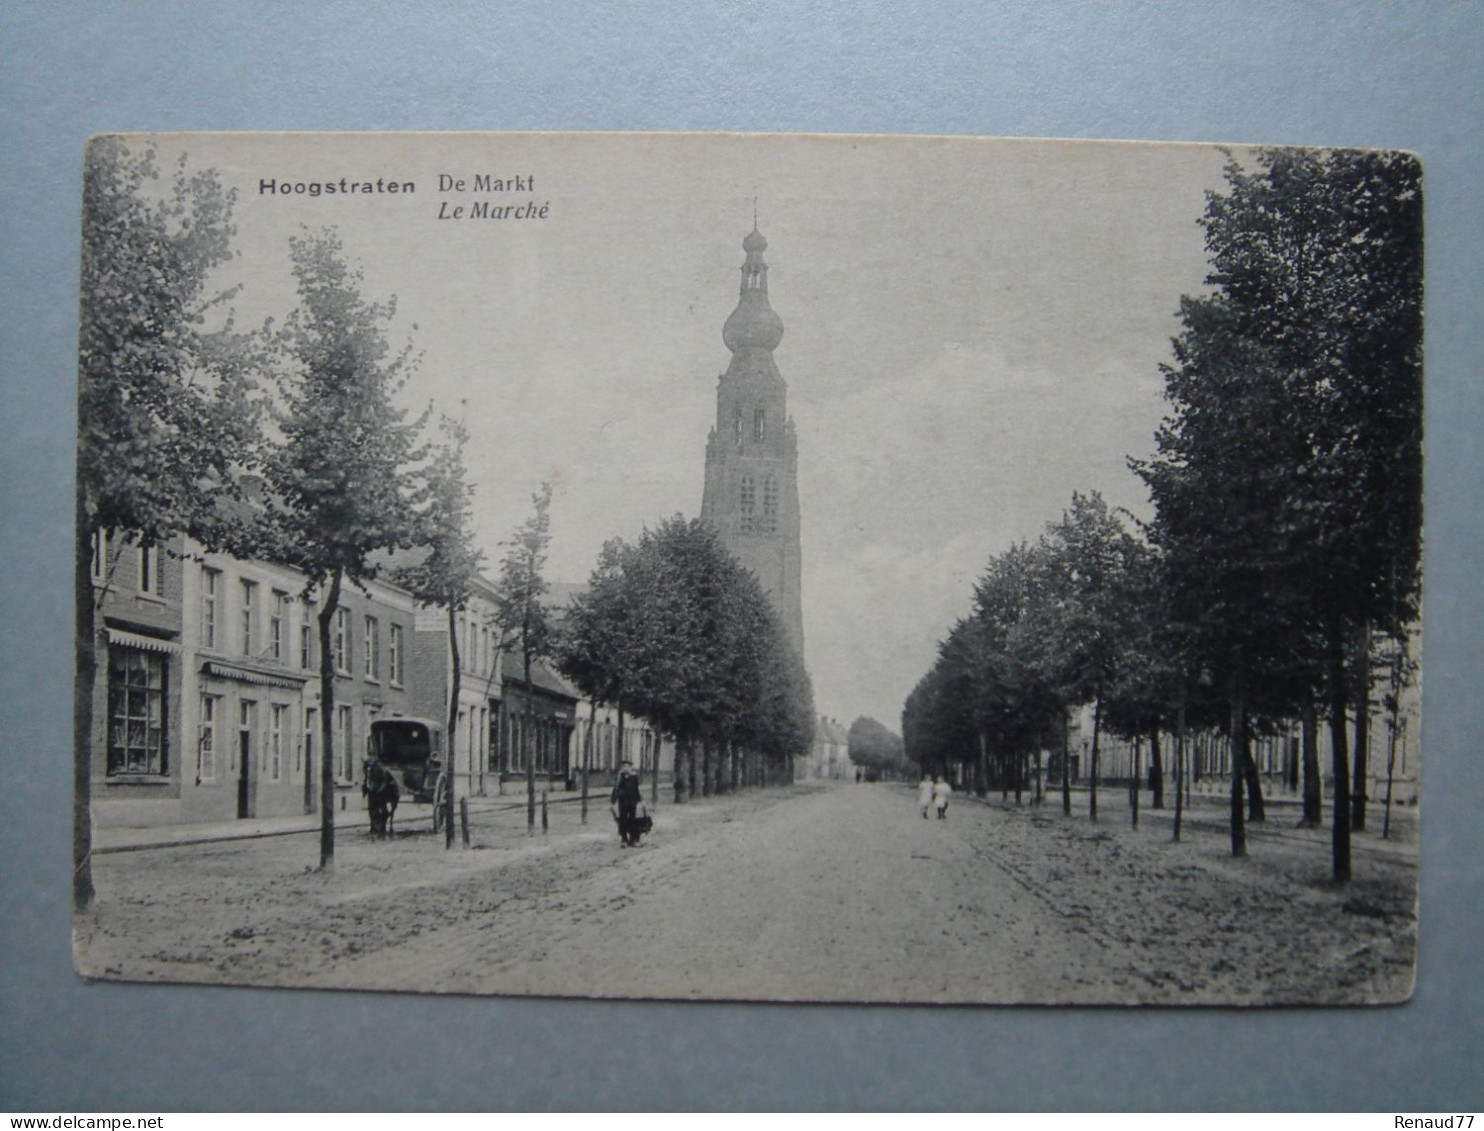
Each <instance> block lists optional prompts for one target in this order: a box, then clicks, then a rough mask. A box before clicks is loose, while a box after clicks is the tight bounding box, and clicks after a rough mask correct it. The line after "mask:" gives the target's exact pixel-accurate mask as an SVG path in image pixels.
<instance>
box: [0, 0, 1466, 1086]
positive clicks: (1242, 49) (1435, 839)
mask: <svg viewBox="0 0 1484 1131" xmlns="http://www.w3.org/2000/svg"><path fill="white" fill-rule="evenodd" d="M0 51H3V54H4V63H3V66H0V121H3V134H0V143H3V147H0V162H3V168H4V174H3V177H0V216H3V220H4V228H3V230H4V241H3V247H4V252H3V254H4V259H5V264H4V270H3V272H0V294H3V298H0V328H3V359H4V360H3V366H0V381H3V392H4V399H3V402H0V403H3V405H4V413H5V442H4V444H3V445H0V472H3V477H0V483H3V484H4V491H3V494H0V520H3V528H4V531H5V535H6V536H5V538H4V540H3V545H0V579H3V580H0V586H3V589H0V593H3V596H0V600H3V602H4V616H3V617H0V628H3V633H4V640H5V649H4V653H3V660H0V713H3V727H0V734H3V735H4V741H3V745H0V838H3V839H0V845H3V853H4V860H3V874H4V877H5V879H4V883H3V890H4V893H5V894H4V902H3V905H0V906H3V916H0V954H3V955H4V958H3V960H0V1108H5V1109H10V1110H43V1111H67V1110H74V1111H77V1110H88V1109H92V1110H100V1109H109V1110H129V1109H137V1110H139V1111H150V1110H180V1109H184V1110H193V1109H241V1110H253V1109H258V1108H262V1107H271V1108H275V1109H282V1108H303V1109H316V1108H329V1109H343V1110H350V1109H358V1108H372V1109H388V1108H402V1107H432V1108H440V1107H441V1108H479V1107H493V1108H518V1109H526V1108H592V1107H599V1108H612V1107H622V1108H629V1109H635V1108H676V1107H702V1108H740V1107H749V1108H770V1109H771V1108H786V1107H806V1108H830V1107H841V1108H902V1107H921V1106H933V1107H946V1108H1004V1109H1032V1110H1034V1109H1083V1108H1098V1109H1108V1108H1115V1109H1117V1108H1131V1109H1139V1108H1154V1109H1203V1108H1209V1109H1264V1108H1286V1109H1328V1110H1341V1109H1378V1110H1398V1111H1400V1110H1413V1111H1420V1110H1427V1109H1433V1110H1437V1109H1441V1108H1448V1109H1452V1110H1466V1109H1469V1108H1478V1107H1480V1106H1481V1102H1480V1101H1481V1096H1484V1085H1481V1080H1484V1072H1481V1071H1480V1068H1479V1065H1480V1064H1481V1062H1484V1055H1481V1054H1484V1042H1481V1032H1484V1025H1481V1021H1480V1017H1481V991H1480V978H1479V967H1480V964H1479V958H1478V954H1479V949H1480V947H1479V942H1478V939H1479V927H1480V914H1479V907H1480V903H1481V898H1480V897H1481V880H1480V876H1481V871H1484V870H1481V868H1480V864H1481V854H1480V832H1479V827H1480V821H1479V819H1478V802H1479V797H1480V794H1481V789H1480V787H1481V784H1484V772H1481V759H1480V757H1479V751H1478V749H1477V745H1478V744H1477V736H1478V735H1479V734H1480V732H1481V723H1484V718H1481V713H1484V712H1481V698H1480V697H1479V696H1478V695H1476V694H1473V692H1474V689H1475V687H1477V685H1478V683H1479V680H1480V676H1481V674H1484V668H1481V652H1484V648H1481V644H1480V640H1481V628H1484V624H1481V619H1484V618H1481V604H1484V603H1481V601H1480V599H1479V594H1478V589H1477V586H1476V583H1475V576H1474V574H1475V570H1474V568H1473V567H1474V564H1475V563H1476V562H1478V561H1480V560H1481V558H1484V525H1481V522H1480V515H1479V507H1478V503H1479V498H1480V483H1481V481H1484V474H1481V473H1484V451H1481V442H1480V438H1479V437H1480V434H1481V431H1484V430H1481V428H1480V424H1481V412H1480V409H1481V405H1484V393H1481V386H1480V383H1479V380H1478V378H1477V373H1476V370H1477V367H1478V364H1479V359H1480V357H1481V356H1484V348H1481V347H1484V341H1481V331H1480V318H1479V311H1480V310H1481V308H1484V302H1481V299H1484V289H1481V284H1480V277H1479V269H1480V265H1481V263H1484V254H1481V250H1484V247H1481V225H1484V202H1481V199H1480V186H1481V185H1484V154H1481V125H1480V123H1481V122H1484V97H1481V90H1484V83H1481V73H1480V72H1481V67H1484V62H1481V61H1484V7H1481V6H1480V5H1479V4H1476V3H1475V4H1444V3H1429V4H1421V5H1400V4H1393V3H1386V2H1369V3H1361V2H1355V3H1300V4H1294V3H1244V4H1235V5H1227V4H1216V3H1211V4H1199V3H1122V4H1108V3H1060V4H1052V5H1047V4H1044V3H1024V4H996V5H983V6H980V5H969V4H954V5H948V4H944V5H922V6H916V5H895V4H888V3H885V2H884V0H876V2H870V3H860V4H855V5H833V4H832V5H817V6H816V5H807V4H800V3H790V2H778V3H775V2H771V0H767V2H765V0H756V2H753V3H748V4H743V5H707V6H701V5H683V4H675V5H667V4H664V5H662V4H657V3H656V4H647V3H632V4H597V3H592V4H572V3H541V2H531V3H520V4H484V3H456V2H452V0H445V2H442V3H429V4H421V5H407V6H396V5H384V4H372V3H360V4H358V3H349V2H329V0H319V2H318V3H315V4H312V5H301V4H287V3H284V4H272V3H267V4H265V3H252V4H248V3H228V2H222V3H217V4H213V5H201V4H197V3H187V2H174V3H171V2H155V3H150V4H145V3H117V4H108V5H96V4H83V3H42V2H40V0H12V2H11V3H9V4H7V5H5V6H4V7H3V9H0ZM183 129H198V130H199V129H214V130H249V129H252V130H273V129H306V130H326V129H361V130H381V129H488V130H510V129H584V130H586V129H606V130H651V129H665V130H677V129H686V130H783V131H821V132H867V133H943V134H981V135H1018V136H1047V137H1057V136H1062V137H1096V138H1152V139H1168V140H1190V141H1213V142H1220V141H1243V142H1260V143H1283V144H1325V145H1361V146H1381V147H1398V148H1407V149H1412V150H1415V151H1416V152H1418V153H1420V154H1421V156H1422V159H1423V162H1424V166H1425V170H1426V186H1427V188H1426V191H1427V223H1428V231H1427V238H1428V245H1427V255H1428V264H1427V382H1428V385H1427V398H1428V403H1427V458H1428V471H1427V474H1428V479H1427V508H1428V509H1427V560H1426V569H1427V610H1426V627H1425V653H1424V669H1425V672H1426V705H1425V718H1424V734H1425V738H1424V741H1425V743H1426V749H1427V755H1426V771H1425V778H1426V780H1425V785H1424V796H1425V802H1424V807H1425V810H1426V814H1425V818H1424V824H1423V829H1424V835H1423V844H1422V855H1423V870H1422V922H1421V936H1420V937H1421V947H1420V978H1419V983H1418V991H1417V996H1416V998H1415V1000H1414V1001H1413V1002H1412V1003H1411V1004H1410V1005H1407V1006H1405V1007H1401V1008H1391V1009H1376V1010H1331V1011H1324V1010H1286V1011H1261V1012H1246V1013H1243V1012H1235V1011H1219V1010H1201V1011H1156V1010H1149V1011H1127V1010H1103V1011H1091V1010H1070V1009H1068V1010H1052V1009H1033V1010H1023V1009H962V1008H959V1009H954V1008H949V1009H944V1008H931V1009H929V1008H849V1007H846V1008H839V1007H832V1008H824V1007H783V1006H750V1005H681V1004H640V1003H629V1004H599V1003H589V1002H579V1001H525V1000H498V999H437V998H419V997H414V996H409V995H390V996H388V995H382V996H373V995H364V994H350V993H314V992H291V991H278V992H272V991H261V990H230V989H191V988H175V987H157V986H128V985H86V984H84V983H82V982H81V981H80V980H79V979H77V978H76V977H75V976H74V975H73V973H72V971H71V964H70V959H69V953H68V940H67V932H68V908H67V893H68V809H67V798H68V789H69V780H70V778H69V756H68V748H69V716H70V711H69V708H70V698H69V696H70V686H71V682H72V676H71V664H70V654H69V631H70V624H71V608H70V589H69V585H68V568H69V561H70V558H69V539H70V536H71V523H70V515H71V487H72V485H71V461H72V444H73V438H72V432H71V428H72V420H73V403H72V402H73V395H74V384H73V377H72V368H73V366H74V364H75V348H76V337H75V335H76V314H77V287H76V279H77V239H78V200H79V193H80V171H81V161H82V149H83V142H84V139H85V138H86V137H87V136H88V135H89V134H92V133H95V132H99V131H110V130H183ZM661 191H662V190H661ZM618 219H620V218H616V220H618ZM1172 301H1173V296H1172ZM658 929H659V928H658V927H657V930H658ZM615 973H616V976H619V975H620V974H621V971H617V970H616V972H615Z"/></svg>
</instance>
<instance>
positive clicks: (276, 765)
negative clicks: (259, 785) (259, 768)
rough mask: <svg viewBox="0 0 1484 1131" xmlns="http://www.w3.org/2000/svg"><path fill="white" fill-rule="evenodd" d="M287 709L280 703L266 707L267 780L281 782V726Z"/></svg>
mask: <svg viewBox="0 0 1484 1131" xmlns="http://www.w3.org/2000/svg"><path fill="white" fill-rule="evenodd" d="M288 714H289V709H288V707H287V706H285V705H284V704H282V703H270V704H269V705H268V744H267V745H268V750H269V754H268V780H269V781H282V780H283V725H284V721H285V720H286V719H287V718H288Z"/></svg>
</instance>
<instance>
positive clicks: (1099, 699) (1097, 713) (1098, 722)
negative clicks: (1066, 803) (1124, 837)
mask: <svg viewBox="0 0 1484 1131" xmlns="http://www.w3.org/2000/svg"><path fill="white" fill-rule="evenodd" d="M1102 723H1103V689H1102V688H1101V687H1099V688H1098V690H1097V692H1096V693H1095V694H1094V695H1093V697H1092V767H1091V776H1090V777H1089V778H1088V782H1089V785H1090V788H1091V790H1092V793H1091V795H1090V797H1089V800H1088V803H1087V813H1088V816H1089V817H1091V818H1092V819H1093V820H1094V821H1096V820H1097V819H1098V732H1099V731H1100V730H1101V729H1102Z"/></svg>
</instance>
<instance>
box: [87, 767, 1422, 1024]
mask: <svg viewBox="0 0 1484 1131" xmlns="http://www.w3.org/2000/svg"><path fill="white" fill-rule="evenodd" d="M656 817H657V825H658V827H657V829H656V832H655V833H654V835H653V836H652V837H651V838H650V840H649V841H648V842H647V843H646V844H645V845H644V847H642V848H640V849H638V850H624V849H622V848H620V847H619V845H618V842H617V838H616V836H614V835H613V833H612V828H611V824H610V823H609V821H608V818H607V814H606V812H604V811H603V810H602V809H601V807H600V808H599V809H598V810H597V811H596V812H595V815H594V822H593V824H591V825H589V826H587V827H586V828H582V827H580V826H578V825H577V824H576V821H575V815H574V814H573V813H572V812H571V811H570V810H566V811H564V812H563V813H562V814H561V815H560V817H559V818H558V821H557V822H556V824H554V826H553V833H552V835H551V836H549V837H541V836H537V837H534V838H527V837H525V836H524V835H522V832H521V830H520V829H518V828H517V827H516V826H515V825H513V824H507V825H504V826H500V827H493V826H485V827H483V828H480V829H479V830H478V836H477V838H476V839H477V841H478V842H479V843H482V844H483V845H484V846H485V847H483V848H480V849H477V850H472V851H459V850H455V851H453V852H445V851H444V849H443V848H442V845H441V842H439V841H435V840H434V839H433V838H432V837H427V836H417V837H405V838H402V839H399V840H396V841H394V842H390V843H388V842H373V841H370V840H367V839H365V838H364V837H362V836H360V835H355V836H349V837H344V838H342V842H341V848H340V850H339V854H338V861H337V869H336V871H335V873H334V874H333V875H329V876H326V875H321V874H318V873H315V872H312V871H307V870H306V869H307V867H308V865H309V864H310V863H312V860H311V859H309V853H310V845H309V844H307V843H304V842H303V841H296V840H295V839H294V838H276V839H275V840H273V841H256V842H243V843H238V844H230V845H203V846H196V847H193V848H190V849H178V850H169V851H165V850H160V851H150V852H140V853H129V854H120V855H118V856H110V857H104V858H100V860H99V861H98V863H97V878H98V886H99V890H100V899H99V902H98V906H97V909H96V911H95V912H93V913H92V914H90V915H89V916H88V917H86V918H85V919H83V920H81V921H80V922H79V924H78V945H77V953H78V959H79V964H80V966H81V968H82V969H83V970H84V971H85V972H88V973H92V974H95V975H98V976H106V977H124V978H134V979H144V980H159V981H192V982H194V981H205V982H222V983H250V984H258V985H264V984H277V985H305V986H337V987H355V988H364V989H404V990H424V991H441V992H453V993H510V994H547V995H584V996H588V995H591V996H603V997H667V998H687V997H705V998H732V999H738V998H767V999H772V1000H814V1001H972V1002H999V1003H1011V1002H1063V1003H1072V1002H1130V1003H1131V1002H1159V1003H1171V1004H1173V1003H1181V1002H1189V1003H1203V1002H1218V1001H1219V1002H1232V1003H1251V1004H1259V1003H1271V1002H1290V1001H1316V1000H1326V1001H1358V1000H1366V999H1374V998H1376V997H1381V998H1386V999H1393V1000H1394V999H1396V998H1399V997H1403V996H1405V994H1406V993H1407V992H1408V990H1409V987H1410V961H1411V954H1412V947H1413V941H1414V940H1413V934H1412V932H1413V925H1414V920H1413V918H1412V908H1411V893H1412V892H1413V891H1414V890H1415V877H1416V873H1415V866H1411V867H1409V866H1408V864H1407V863H1405V862H1400V863H1399V862H1396V861H1394V860H1381V859H1378V860H1376V861H1372V862H1370V863H1369V864H1368V865H1367V868H1366V869H1365V870H1362V869H1360V868H1358V869H1357V873H1358V874H1362V875H1365V876H1366V878H1365V879H1363V880H1361V881H1358V882H1357V884H1355V885H1352V887H1351V888H1350V889H1346V890H1345V891H1335V890H1332V889H1329V888H1328V887H1327V885H1325V884H1324V883H1323V882H1322V872H1323V864H1324V860H1323V858H1322V857H1319V858H1315V859H1311V858H1312V857H1315V855H1316V854H1315V853H1314V852H1312V851H1311V850H1310V847H1311V846H1308V845H1305V844H1295V843H1294V842H1292V841H1291V840H1284V839H1281V838H1276V837H1275V838H1274V839H1273V841H1272V843H1271V844H1267V843H1265V842H1263V841H1261V840H1260V839H1258V840H1257V841H1256V842H1255V843H1254V849H1253V854H1252V857H1251V858H1249V859H1247V860H1244V861H1231V860H1229V859H1226V858H1224V857H1223V856H1222V853H1221V849H1220V845H1219V842H1217V841H1215V840H1214V838H1207V840H1206V841H1204V842H1201V843H1189V842H1187V843H1185V844H1181V845H1171V844H1169V843H1168V842H1167V840H1166V839H1165V838H1166V836H1167V833H1164V832H1161V831H1159V830H1158V829H1157V828H1155V827H1146V828H1144V829H1141V830H1139V831H1133V830H1129V829H1127V828H1121V827H1114V826H1112V825H1111V823H1107V824H1105V825H1102V826H1094V825H1091V824H1090V823H1088V822H1087V821H1086V820H1085V818H1074V819H1072V820H1067V819H1065V818H1062V817H1061V816H1060V814H1059V812H1052V811H1050V810H1047V811H1041V812H1036V813H1032V812H1030V811H1029V810H1024V809H1022V810H1016V809H1013V808H1009V809H1007V808H1002V807H1000V806H998V805H993V804H992V805H983V804H978V803H974V802H971V801H968V800H966V799H965V800H958V801H955V803H954V804H953V806H952V807H951V811H950V816H949V819H948V820H946V821H938V820H936V819H929V820H923V819H921V818H920V817H919V816H918V813H917V810H916V807H915V805H914V803H913V800H912V795H911V793H910V792H909V791H908V790H906V789H905V788H903V787H898V786H888V785H879V786H872V785H866V786H855V785H850V786H845V787H841V788H835V789H815V790H806V789H795V790H787V791H764V792H760V793H750V794H746V795H742V796H739V797H727V798H720V799H711V800H705V801H698V802H693V803H691V804H688V805H685V806H679V807H677V806H668V805H667V806H663V807H662V808H661V809H660V810H659V811H658V812H657V814H656ZM513 819H514V818H513V817H512V818H511V820H513Z"/></svg>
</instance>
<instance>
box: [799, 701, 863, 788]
mask: <svg viewBox="0 0 1484 1131" xmlns="http://www.w3.org/2000/svg"><path fill="white" fill-rule="evenodd" d="M800 761H802V762H803V764H802V765H800V764H799V762H800ZM794 780H796V781H854V780H855V764H854V763H853V762H851V760H850V733H849V731H848V730H847V729H846V728H845V726H844V725H843V724H842V723H841V722H840V720H839V719H832V718H829V717H828V716H825V715H820V716H819V720H818V722H816V723H815V725H814V742H813V744H812V745H810V747H809V753H808V754H807V755H806V756H805V757H804V758H803V759H796V761H795V765H794Z"/></svg>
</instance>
